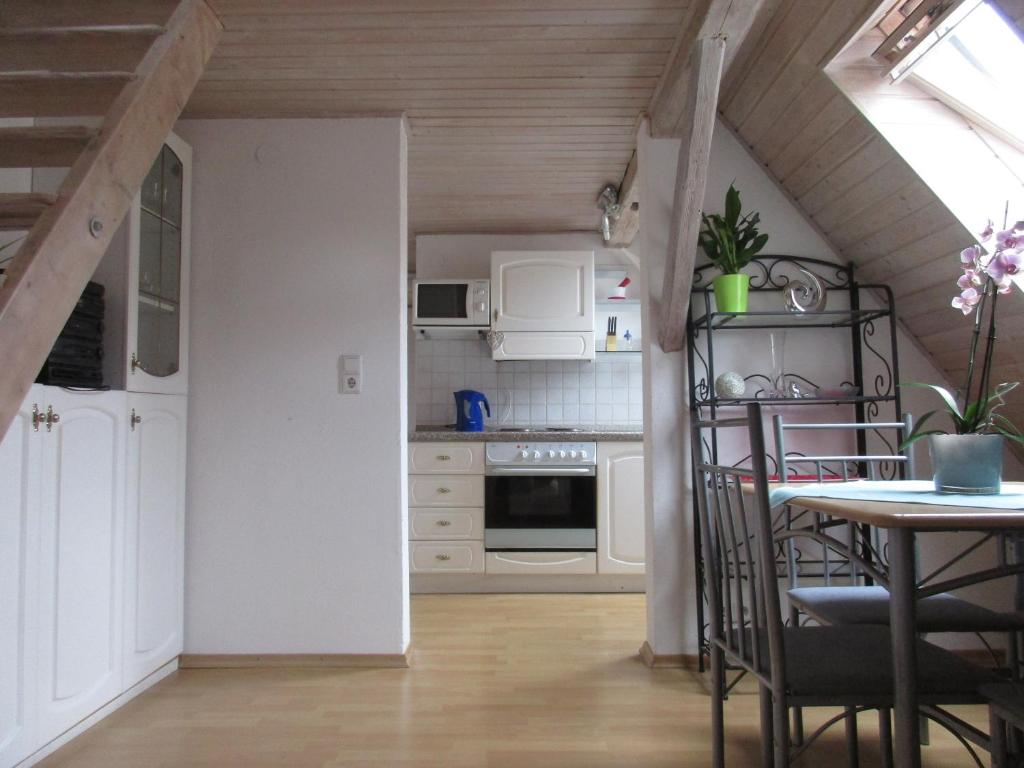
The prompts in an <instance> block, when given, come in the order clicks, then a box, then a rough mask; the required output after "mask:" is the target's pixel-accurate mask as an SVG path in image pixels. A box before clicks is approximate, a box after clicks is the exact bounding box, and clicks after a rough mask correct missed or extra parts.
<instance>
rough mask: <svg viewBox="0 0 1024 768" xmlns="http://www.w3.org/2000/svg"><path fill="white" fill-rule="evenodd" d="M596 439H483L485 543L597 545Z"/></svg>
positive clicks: (494, 546)
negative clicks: (584, 440)
mask: <svg viewBox="0 0 1024 768" xmlns="http://www.w3.org/2000/svg"><path fill="white" fill-rule="evenodd" d="M596 451H597V445H596V444H595V443H487V444H486V452H485V456H486V465H485V470H484V474H485V477H484V488H485V496H484V546H485V548H486V549H487V550H490V551H506V552H507V551H545V550H559V551H577V552H593V551H595V550H596V549H597V462H596V459H595V454H596Z"/></svg>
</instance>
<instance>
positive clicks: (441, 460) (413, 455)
mask: <svg viewBox="0 0 1024 768" xmlns="http://www.w3.org/2000/svg"><path fill="white" fill-rule="evenodd" d="M483 473H484V444H483V443H476V442H466V443H461V442H460V443H411V444H410V445H409V474H410V475H429V474H442V475H458V474H466V475H482V474H483Z"/></svg>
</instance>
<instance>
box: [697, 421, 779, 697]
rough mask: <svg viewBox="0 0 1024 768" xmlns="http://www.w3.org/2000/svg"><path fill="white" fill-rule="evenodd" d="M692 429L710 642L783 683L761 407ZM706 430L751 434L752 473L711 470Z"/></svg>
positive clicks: (735, 659) (760, 673)
mask: <svg viewBox="0 0 1024 768" xmlns="http://www.w3.org/2000/svg"><path fill="white" fill-rule="evenodd" d="M691 429H692V434H691V437H692V441H693V457H694V458H693V461H694V469H695V473H694V474H695V478H696V483H697V507H698V509H697V516H698V520H699V525H700V533H701V540H702V547H703V555H704V576H705V586H706V590H707V596H708V606H709V615H710V631H711V635H710V640H711V642H712V643H714V644H716V645H718V647H720V648H721V649H722V650H723V651H724V652H725V653H726V655H727V657H728V658H730V660H731V661H732V662H733V663H737V664H739V665H741V666H743V667H745V668H747V669H749V670H750V671H751V672H753V673H754V674H755V675H757V676H758V677H759V678H760V679H761V680H762V681H763V682H764V683H765V684H767V685H771V684H772V680H773V679H775V680H784V679H785V656H784V648H783V635H782V627H783V623H782V613H781V610H782V609H781V604H780V598H779V589H778V575H777V570H776V555H775V551H776V550H775V544H774V542H773V539H772V519H771V510H770V508H769V505H768V469H767V458H766V457H767V454H766V451H765V440H764V426H763V424H762V421H761V406H760V405H758V404H756V403H752V404H750V405H748V406H747V413H746V416H745V417H743V418H735V419H718V420H714V421H695V422H694V423H693V425H692V428H691ZM709 429H716V430H724V429H730V430H733V429H735V430H746V432H747V435H748V438H749V447H750V456H751V459H750V463H751V467H750V468H749V469H747V468H741V467H732V466H723V465H719V464H712V463H710V461H709V458H708V455H707V449H706V446H705V442H704V440H703V434H702V433H703V431H704V430H709ZM765 647H767V649H768V659H767V661H768V663H767V664H766V663H765V662H766V659H765V658H763V656H762V652H763V649H764V648H765Z"/></svg>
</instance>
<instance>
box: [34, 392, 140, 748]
mask: <svg viewBox="0 0 1024 768" xmlns="http://www.w3.org/2000/svg"><path fill="white" fill-rule="evenodd" d="M46 398H47V404H48V405H52V406H53V411H54V413H55V414H57V415H58V416H59V417H60V420H59V421H58V422H57V423H56V424H55V425H54V426H53V429H52V432H50V433H48V434H44V435H43V439H42V443H41V445H42V462H41V465H42V476H43V477H44V478H45V479H46V480H45V482H44V483H43V489H42V508H41V514H40V544H41V546H40V549H39V553H40V554H39V574H40V578H39V593H40V611H39V643H38V653H39V686H38V695H39V706H38V710H37V711H38V713H39V722H38V736H39V738H38V741H39V743H40V744H42V743H46V742H48V741H50V740H51V739H53V738H54V737H56V736H58V735H59V734H60V733H62V732H64V731H65V730H67V729H68V728H70V727H71V726H72V725H74V724H75V723H77V722H78V721H80V720H81V719H82V718H83V717H85V716H87V715H89V714H91V713H92V712H95V711H96V710H97V709H99V708H100V707H102V706H103V705H104V704H106V703H107V702H108V701H110V700H111V699H113V698H114V697H115V696H117V695H118V694H119V693H121V690H122V689H121V659H122V656H121V647H122V646H121V631H122V613H121V606H122V589H123V582H122V578H123V559H124V549H123V535H124V530H123V528H124V515H123V507H124V462H125V445H124V434H125V431H126V430H125V394H124V393H123V392H102V393H95V394H90V395H81V394H77V393H67V392H63V391H61V390H58V389H56V388H53V387H48V388H47V395H46Z"/></svg>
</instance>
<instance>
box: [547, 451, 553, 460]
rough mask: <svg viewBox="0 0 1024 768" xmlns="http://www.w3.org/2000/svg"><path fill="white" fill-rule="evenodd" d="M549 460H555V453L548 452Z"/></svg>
mask: <svg viewBox="0 0 1024 768" xmlns="http://www.w3.org/2000/svg"><path fill="white" fill-rule="evenodd" d="M548 458H549V459H553V458H555V452H554V451H548Z"/></svg>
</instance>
